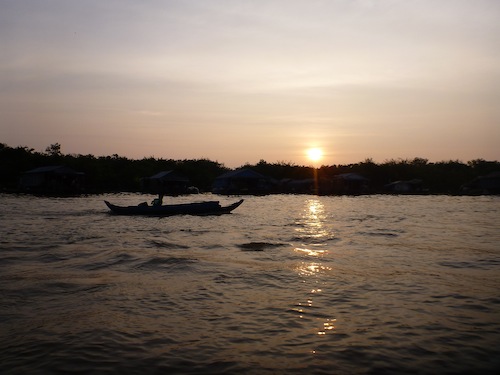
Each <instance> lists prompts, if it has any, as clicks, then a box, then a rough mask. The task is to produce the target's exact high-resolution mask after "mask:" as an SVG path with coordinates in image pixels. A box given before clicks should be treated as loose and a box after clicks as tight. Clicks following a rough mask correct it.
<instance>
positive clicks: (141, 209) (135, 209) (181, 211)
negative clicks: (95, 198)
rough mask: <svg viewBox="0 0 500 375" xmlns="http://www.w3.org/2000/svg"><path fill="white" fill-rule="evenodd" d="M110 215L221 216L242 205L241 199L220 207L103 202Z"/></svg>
mask: <svg viewBox="0 0 500 375" xmlns="http://www.w3.org/2000/svg"><path fill="white" fill-rule="evenodd" d="M104 203H106V205H107V206H108V208H109V209H110V210H111V213H113V214H116V215H141V216H173V215H201V216H203V215H222V214H228V213H230V212H231V211H233V210H234V209H236V208H237V207H239V206H240V205H241V204H242V203H243V199H241V200H239V201H238V202H235V203H233V204H231V205H229V206H224V207H223V206H221V205H220V204H219V202H218V201H209V202H197V203H182V204H171V205H163V206H147V205H139V206H116V205H114V204H112V203H109V202H108V201H104Z"/></svg>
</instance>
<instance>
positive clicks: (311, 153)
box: [306, 147, 323, 162]
mask: <svg viewBox="0 0 500 375" xmlns="http://www.w3.org/2000/svg"><path fill="white" fill-rule="evenodd" d="M306 155H307V158H308V159H309V160H311V161H314V162H316V161H319V160H321V158H322V157H323V151H322V150H321V149H320V148H316V147H315V148H310V149H308V150H307V151H306Z"/></svg>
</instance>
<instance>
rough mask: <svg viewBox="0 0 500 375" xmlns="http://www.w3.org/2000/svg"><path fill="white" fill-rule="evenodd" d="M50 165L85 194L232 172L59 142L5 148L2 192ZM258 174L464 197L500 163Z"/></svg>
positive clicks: (293, 168)
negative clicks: (68, 148)
mask: <svg viewBox="0 0 500 375" xmlns="http://www.w3.org/2000/svg"><path fill="white" fill-rule="evenodd" d="M48 165H64V166H67V167H69V168H72V169H74V170H76V171H79V172H83V173H85V192H86V193H102V192H119V191H139V190H140V179H141V178H142V177H147V176H151V175H154V174H155V173H158V172H160V171H166V170H173V171H176V172H177V173H179V174H182V175H184V176H186V177H187V178H189V180H190V183H191V184H192V185H194V186H196V187H198V188H199V189H200V191H201V192H208V191H211V187H212V183H213V181H214V180H215V178H216V177H217V176H219V175H221V174H223V173H225V172H228V171H230V168H227V167H225V166H224V164H221V163H219V162H214V161H211V160H208V159H196V160H173V159H161V158H160V159H157V158H153V157H148V158H143V159H140V160H133V159H128V158H126V157H122V156H119V155H117V154H114V155H111V156H99V157H96V156H94V155H90V154H89V155H81V154H78V155H76V154H63V153H62V152H61V145H60V144H59V143H55V144H52V145H50V146H49V147H47V149H46V150H45V152H37V151H35V150H34V149H32V148H28V147H26V146H19V147H9V146H7V145H6V144H3V143H0V189H2V190H3V191H17V189H18V184H19V179H20V176H21V175H22V174H23V173H24V172H26V171H28V170H31V169H34V168H38V167H41V166H48ZM241 167H242V168H243V167H244V168H250V169H252V170H254V171H255V172H258V173H261V174H262V175H264V176H268V177H270V178H272V179H273V180H274V181H281V180H284V179H293V180H302V179H310V178H313V177H316V176H317V178H318V180H329V179H331V178H333V177H334V176H337V175H341V174H345V173H356V174H359V175H362V176H364V177H366V178H367V179H369V190H368V191H367V192H368V193H382V192H384V186H385V185H387V184H388V183H390V182H394V181H400V180H412V179H419V180H422V184H423V186H424V187H425V191H426V192H429V193H432V194H454V193H458V191H459V189H460V186H462V185H463V184H465V183H467V182H468V181H471V180H473V179H474V178H476V177H478V176H482V175H487V174H489V173H493V172H496V171H500V162H498V161H486V160H483V159H476V160H472V161H469V162H467V163H464V162H461V161H459V160H450V161H441V162H429V161H428V160H427V159H424V158H414V159H412V160H408V159H397V160H388V161H385V162H383V163H380V164H378V163H374V162H373V160H372V159H366V160H364V161H362V162H359V163H355V164H349V165H324V166H321V167H319V168H317V169H314V168H312V167H309V166H299V165H296V164H293V163H290V162H277V163H267V162H266V161H264V160H261V161H259V162H258V163H257V164H255V165H251V164H245V165H243V166H241Z"/></svg>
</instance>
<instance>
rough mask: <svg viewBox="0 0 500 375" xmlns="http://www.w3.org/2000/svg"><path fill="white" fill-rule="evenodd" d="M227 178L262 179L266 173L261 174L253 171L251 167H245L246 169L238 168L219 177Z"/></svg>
mask: <svg viewBox="0 0 500 375" xmlns="http://www.w3.org/2000/svg"><path fill="white" fill-rule="evenodd" d="M226 178H248V179H261V178H266V177H265V176H264V175H261V174H260V173H257V172H255V171H252V170H251V169H247V168H244V169H237V170H235V171H230V172H227V173H224V174H222V175H220V176H219V177H217V179H226Z"/></svg>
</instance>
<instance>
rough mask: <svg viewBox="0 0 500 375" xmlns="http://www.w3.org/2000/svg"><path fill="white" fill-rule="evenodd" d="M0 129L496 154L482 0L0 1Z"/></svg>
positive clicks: (493, 18) (493, 63) (271, 158)
mask: <svg viewBox="0 0 500 375" xmlns="http://www.w3.org/2000/svg"><path fill="white" fill-rule="evenodd" d="M0 51H1V52H0V142H1V143H4V144H7V145H8V146H10V147H17V146H28V147H29V148H34V149H35V150H37V151H44V150H45V148H46V147H47V146H49V145H51V144H54V143H59V144H61V151H62V152H63V153H64V154H83V155H87V154H92V155H95V156H107V155H113V154H118V155H120V156H125V157H128V158H132V159H142V158H144V157H155V158H164V159H199V158H206V159H210V160H212V161H217V162H220V163H222V164H224V165H225V166H228V167H230V168H236V167H238V166H241V165H244V164H246V163H249V164H254V163H257V162H259V161H260V160H265V161H266V162H269V163H275V162H286V163H293V164H298V165H310V164H311V163H313V161H312V160H309V159H308V158H307V154H306V150H307V149H309V148H312V147H314V148H319V149H320V150H322V158H321V159H320V160H319V161H317V162H314V163H319V164H322V165H332V164H350V163H357V162H361V161H364V160H365V159H368V158H371V159H372V160H373V161H375V162H377V163H381V162H384V161H387V160H391V159H396V160H397V159H400V158H401V159H413V158H415V157H420V158H425V159H428V160H429V161H431V162H432V161H436V162H437V161H448V160H460V161H463V162H466V161H469V160H473V159H478V158H482V159H485V160H500V1H498V0H301V1H298V0H196V1H195V0H161V1H160V0H145V1H136V0H106V1H103V0H85V1H81V0H76V1H73V0H45V1H41V0H0Z"/></svg>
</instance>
